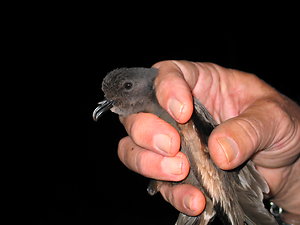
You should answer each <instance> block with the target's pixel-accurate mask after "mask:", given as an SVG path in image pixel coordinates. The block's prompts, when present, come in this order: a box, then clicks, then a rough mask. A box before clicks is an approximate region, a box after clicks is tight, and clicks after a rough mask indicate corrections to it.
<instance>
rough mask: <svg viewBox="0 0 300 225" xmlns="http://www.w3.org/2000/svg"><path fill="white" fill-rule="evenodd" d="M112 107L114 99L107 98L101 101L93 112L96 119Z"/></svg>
mask: <svg viewBox="0 0 300 225" xmlns="http://www.w3.org/2000/svg"><path fill="white" fill-rule="evenodd" d="M112 107H113V101H112V100H107V99H105V100H103V101H101V102H98V106H97V108H96V109H95V110H94V112H93V119H94V120H95V121H97V120H98V118H99V117H101V116H102V114H103V113H105V112H106V111H108V110H109V109H111V108H112Z"/></svg>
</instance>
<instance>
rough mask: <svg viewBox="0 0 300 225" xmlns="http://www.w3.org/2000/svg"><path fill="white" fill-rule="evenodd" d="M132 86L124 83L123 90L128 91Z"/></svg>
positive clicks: (129, 83)
mask: <svg viewBox="0 0 300 225" xmlns="http://www.w3.org/2000/svg"><path fill="white" fill-rule="evenodd" d="M132 86H133V84H132V83H131V82H126V83H124V88H125V89H126V90H130V89H131V88H132Z"/></svg>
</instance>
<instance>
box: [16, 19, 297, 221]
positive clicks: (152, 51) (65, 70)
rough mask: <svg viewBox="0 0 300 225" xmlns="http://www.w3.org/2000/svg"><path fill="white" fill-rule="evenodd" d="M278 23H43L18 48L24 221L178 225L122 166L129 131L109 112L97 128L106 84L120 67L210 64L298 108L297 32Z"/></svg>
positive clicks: (168, 209) (172, 214) (140, 179)
mask: <svg viewBox="0 0 300 225" xmlns="http://www.w3.org/2000/svg"><path fill="white" fill-rule="evenodd" d="M167 25H168V24H165V25H163V26H167ZM277 25H278V24H276V26H274V28H272V27H269V26H268V24H266V25H265V26H263V28H260V29H256V28H254V27H252V26H251V25H250V26H247V27H243V29H241V30H239V29H237V27H234V28H233V27H231V26H229V25H228V26H227V25H224V26H222V29H221V28H220V29H219V28H218V29H217V28H216V27H213V28H210V29H208V28H204V27H203V26H201V23H200V22H199V26H198V27H193V29H190V28H187V27H185V26H184V25H180V26H179V27H177V29H170V30H164V32H161V31H160V30H158V29H156V26H157V25H155V24H153V25H152V26H149V27H148V26H143V27H142V29H140V27H139V25H138V24H137V25H132V24H122V25H118V24H110V25H105V26H104V25H103V24H102V23H101V24H100V23H99V24H98V25H97V26H95V27H90V26H89V27H88V26H85V24H81V25H80V28H78V27H77V25H76V24H75V25H74V24H73V25H71V24H69V23H68V22H64V24H60V26H58V27H56V26H52V25H51V22H47V23H45V24H40V25H39V27H40V28H41V29H38V31H39V32H36V31H35V35H33V36H32V37H31V38H28V39H26V40H23V42H22V43H21V45H20V46H22V48H20V49H19V50H16V52H21V53H22V54H21V55H22V58H23V59H24V60H25V59H26V61H25V63H24V64H22V65H21V66H22V67H24V71H26V73H25V72H24V74H21V75H22V76H23V79H24V80H26V85H27V83H29V85H27V86H26V89H27V90H26V95H25V94H24V96H22V95H21V96H20V98H21V99H23V100H24V105H25V106H26V109H27V110H26V112H24V115H23V118H24V120H25V121H26V124H25V125H22V129H23V130H22V132H21V131H20V133H22V134H21V136H23V138H22V139H20V142H21V143H22V144H26V146H27V145H28V147H26V148H25V149H24V150H22V151H23V154H22V155H24V158H23V159H24V162H25V166H23V167H22V169H21V173H22V174H24V177H25V181H24V182H22V183H21V182H20V184H19V185H20V186H22V189H23V190H24V196H25V200H24V201H22V202H23V203H24V209H25V210H26V220H28V221H29V222H30V223H31V224H89V225H96V224H97V225H98V224H149V225H150V224H164V225H167V224H170V225H171V224H174V223H175V221H176V218H177V215H178V213H177V211H176V210H175V209H173V208H172V207H171V206H170V205H169V204H168V203H166V202H165V201H164V200H163V199H162V198H161V196H160V195H157V196H154V197H150V196H148V194H147V192H146V188H147V184H148V180H147V178H144V177H142V176H140V175H138V174H135V173H133V172H131V171H129V170H128V169H126V168H125V166H123V165H122V163H121V162H120V161H119V159H118V156H117V145H118V141H119V139H120V138H121V137H124V136H125V135H126V133H125V131H124V129H123V127H122V126H121V125H120V123H119V121H118V117H117V116H116V115H114V114H112V113H107V114H105V115H104V116H103V118H101V120H100V121H98V122H97V123H96V122H94V121H93V120H92V117H91V114H92V111H93V109H94V108H95V107H96V105H97V102H98V101H100V100H102V97H103V95H102V92H101V90H100V87H101V81H102V79H103V77H104V76H105V75H106V73H107V72H109V71H110V70H112V69H115V68H118V67H123V66H125V67H131V66H144V67H150V66H151V65H152V64H154V63H155V62H157V61H160V60H167V59H185V60H192V61H208V62H214V63H217V64H220V65H222V66H225V67H231V68H235V69H239V70H243V71H247V72H252V73H255V74H257V75H258V76H259V77H260V78H262V79H264V80H265V81H266V82H268V83H269V84H271V85H272V86H274V87H275V88H276V89H278V90H279V91H280V92H282V93H283V94H285V95H287V96H289V97H290V98H292V99H294V100H295V101H298V102H299V100H300V98H299V90H298V87H297V83H298V82H299V70H298V68H299V66H298V64H299V41H298V40H299V32H298V29H297V28H296V27H295V26H293V25H291V26H290V24H282V25H281V26H277ZM87 27H88V28H87ZM160 28H161V27H160ZM26 32H29V33H30V32H31V31H30V30H28V29H26ZM150 34H151V35H150ZM29 39H30V40H29ZM24 46H26V47H25V50H24V49H23V47H24ZM29 53H31V54H33V55H30V54H29ZM33 74H34V75H33ZM21 80H22V79H21ZM19 83H20V85H21V86H22V81H20V82H19ZM249 88H251V87H249ZM27 93H28V94H27Z"/></svg>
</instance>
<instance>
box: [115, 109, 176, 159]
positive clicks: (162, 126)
mask: <svg viewBox="0 0 300 225" xmlns="http://www.w3.org/2000/svg"><path fill="white" fill-rule="evenodd" d="M121 121H122V123H123V124H124V126H125V129H126V131H127V133H128V134H129V136H130V137H131V138H132V139H133V141H134V142H135V143H136V144H137V145H139V146H141V147H142V148H145V149H149V150H152V151H154V152H156V153H159V154H161V155H163V156H174V155H175V154H177V152H178V151H179V149H180V136H179V134H178V132H177V131H176V129H175V128H174V127H172V126H171V125H170V124H168V123H167V122H165V121H163V120H162V119H160V118H159V117H157V116H156V115H153V114H150V113H138V114H132V115H130V116H128V117H126V118H122V119H121Z"/></svg>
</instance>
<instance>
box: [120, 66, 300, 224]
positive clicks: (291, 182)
mask: <svg viewBox="0 0 300 225" xmlns="http://www.w3.org/2000/svg"><path fill="white" fill-rule="evenodd" d="M153 67H156V68H159V71H160V73H159V75H158V77H157V78H156V80H155V89H156V95H157V99H158V101H159V103H160V104H161V106H162V107H163V108H165V109H166V110H167V111H168V112H169V113H170V114H171V115H172V117H173V118H174V119H176V120H177V121H178V122H179V123H185V122H187V121H188V120H189V118H190V117H191V114H192V110H193V102H192V96H195V97H196V98H198V99H199V100H200V102H202V104H203V105H204V106H205V107H206V108H207V109H208V111H209V112H210V113H211V114H212V115H213V117H214V118H215V120H216V121H217V122H218V123H220V125H219V126H218V127H217V128H215V129H214V131H213V132H212V134H211V135H210V137H209V143H208V145H209V151H210V155H211V157H212V159H213V160H214V162H215V163H216V165H217V166H219V167H220V168H221V169H224V170H229V169H233V168H236V167H237V166H239V165H241V164H242V163H243V162H245V161H246V160H247V159H249V158H252V159H253V161H254V163H255V164H256V167H257V169H258V170H259V171H260V173H261V174H262V175H263V177H264V178H265V179H266V181H267V183H268V184H269V186H270V193H269V196H270V197H271V198H272V199H273V201H274V202H275V203H276V204H278V205H279V206H281V207H282V208H283V209H284V210H285V211H286V213H285V214H284V215H283V216H284V219H285V221H286V222H289V223H292V222H294V223H295V224H298V222H299V223H300V195H299V190H300V176H299V174H300V162H299V152H300V107H299V106H298V105H297V104H296V103H294V102H293V101H292V100H290V99H289V98H287V97H285V96H283V95H281V94H280V93H279V92H277V91H276V90H275V89H273V88H272V87H270V86H269V85H268V84H266V83H265V82H263V81H262V80H260V79H259V78H258V77H256V76H255V75H253V74H249V73H245V72H241V71H237V70H233V69H226V68H223V67H221V66H218V65H215V64H211V63H194V62H188V61H163V62H159V63H157V64H155V65H154V66H153ZM121 121H122V123H123V124H124V126H125V128H126V130H127V132H128V134H129V136H128V137H125V138H123V139H122V140H121V141H120V143H119V148H118V153H119V157H120V159H121V161H122V162H123V163H124V164H125V165H126V166H127V167H128V168H129V169H131V170H133V171H135V172H137V173H140V174H142V175H144V176H146V177H151V178H154V179H157V180H168V181H179V180H182V179H184V178H185V177H186V176H187V174H188V171H189V163H188V160H187V158H186V156H185V155H184V154H183V153H181V152H179V148H180V137H179V134H178V133H177V131H176V130H175V129H174V128H173V127H172V126H171V125H169V124H167V123H166V122H164V121H162V120H161V119H159V118H158V117H157V116H155V115H153V114H147V113H139V114H133V115H130V116H128V117H124V118H121ZM160 192H161V194H162V195H163V197H164V198H165V199H166V200H167V201H168V202H170V203H171V204H172V205H173V206H174V207H175V208H177V209H178V210H179V211H181V212H183V213H186V214H188V215H191V216H195V215H198V214H200V213H201V212H202V211H203V209H204V207H205V198H204V196H203V194H202V193H201V192H200V191H199V190H198V189H197V188H195V187H193V186H191V185H187V184H183V185H176V186H168V185H165V186H162V187H161V189H160ZM295 221H298V222H295Z"/></svg>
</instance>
